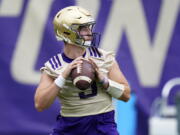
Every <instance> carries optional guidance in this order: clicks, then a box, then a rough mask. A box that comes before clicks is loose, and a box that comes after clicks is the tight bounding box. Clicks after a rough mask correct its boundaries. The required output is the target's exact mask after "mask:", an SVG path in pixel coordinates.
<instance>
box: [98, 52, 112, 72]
mask: <svg viewBox="0 0 180 135" xmlns="http://www.w3.org/2000/svg"><path fill="white" fill-rule="evenodd" d="M98 50H99V52H100V54H101V55H102V56H101V57H102V59H103V64H102V67H103V68H101V69H105V70H106V71H108V72H109V70H110V68H111V66H112V65H113V63H114V61H115V54H114V52H112V51H104V50H102V49H98Z"/></svg>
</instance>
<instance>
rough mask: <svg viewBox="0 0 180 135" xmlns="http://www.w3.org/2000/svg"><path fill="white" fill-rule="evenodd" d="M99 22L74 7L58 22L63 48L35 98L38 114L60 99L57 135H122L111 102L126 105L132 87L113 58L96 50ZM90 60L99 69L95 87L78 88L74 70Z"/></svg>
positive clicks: (45, 71)
mask: <svg viewBox="0 0 180 135" xmlns="http://www.w3.org/2000/svg"><path fill="white" fill-rule="evenodd" d="M94 24H95V20H94V19H93V18H92V15H91V14H90V13H89V12H88V11H87V10H85V9H83V8H81V7H77V6H71V7H67V8H64V9H62V10H60V11H59V12H58V13H57V14H56V16H55V18H54V30H55V34H56V37H57V39H58V40H62V41H64V49H63V52H62V53H59V54H57V55H55V56H53V57H52V58H50V59H49V60H48V61H47V62H46V63H45V65H44V67H42V68H41V71H42V75H41V80H40V83H39V85H38V87H37V89H36V93H35V107H36V109H37V110H38V111H43V110H44V109H46V108H48V107H49V106H50V105H51V104H52V103H53V102H54V100H55V98H56V97H58V98H59V99H60V103H61V111H60V115H58V117H57V123H56V126H55V127H54V129H53V132H52V135H101V134H102V135H118V132H117V129H116V123H115V121H114V107H113V104H112V97H114V98H116V99H119V100H122V101H125V102H127V101H128V100H129V98H130V88H129V85H128V82H127V80H126V78H125V77H124V75H123V73H122V72H121V70H120V68H119V66H118V64H117V62H116V60H115V57H114V53H112V52H106V51H104V50H102V49H99V48H97V46H98V43H99V40H100V35H99V34H98V33H93V31H92V30H93V26H94ZM83 59H87V60H89V61H90V62H91V63H92V64H93V65H94V67H95V70H96V77H97V79H96V82H94V83H93V84H92V86H91V88H89V89H87V90H84V91H82V90H79V89H78V88H76V87H75V86H74V85H73V83H72V81H71V78H70V77H69V75H70V73H71V70H72V69H73V68H76V67H77V66H81V64H82V60H83Z"/></svg>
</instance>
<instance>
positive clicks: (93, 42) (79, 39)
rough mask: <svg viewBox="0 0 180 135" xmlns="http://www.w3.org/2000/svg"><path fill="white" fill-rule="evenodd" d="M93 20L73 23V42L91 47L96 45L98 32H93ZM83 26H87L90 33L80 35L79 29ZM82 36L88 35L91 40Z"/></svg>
mask: <svg viewBox="0 0 180 135" xmlns="http://www.w3.org/2000/svg"><path fill="white" fill-rule="evenodd" d="M94 25H95V22H91V23H86V24H80V25H79V24H73V25H72V31H74V32H75V33H76V41H75V44H76V45H78V46H82V47H91V46H98V45H99V42H100V34H99V33H94V32H93V27H94ZM83 27H88V29H90V31H91V34H90V35H81V34H80V30H81V28H83ZM83 36H90V38H91V40H85V39H84V37H83Z"/></svg>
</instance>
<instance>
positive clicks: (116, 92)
mask: <svg viewBox="0 0 180 135" xmlns="http://www.w3.org/2000/svg"><path fill="white" fill-rule="evenodd" d="M124 90H125V85H123V84H119V83H117V82H115V81H112V80H110V79H109V87H108V89H107V90H106V92H107V93H109V94H110V95H111V96H112V97H114V98H117V99H118V98H120V97H121V96H122V94H123V92H124Z"/></svg>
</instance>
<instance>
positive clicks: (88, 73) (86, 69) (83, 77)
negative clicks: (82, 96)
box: [70, 60, 95, 90]
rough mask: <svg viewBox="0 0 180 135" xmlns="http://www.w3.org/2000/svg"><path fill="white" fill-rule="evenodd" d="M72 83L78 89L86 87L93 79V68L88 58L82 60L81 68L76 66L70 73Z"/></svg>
mask: <svg viewBox="0 0 180 135" xmlns="http://www.w3.org/2000/svg"><path fill="white" fill-rule="evenodd" d="M70 76H71V78H72V81H73V84H74V85H75V86H76V87H77V88H79V89H80V90H86V89H88V88H89V87H90V86H91V84H92V82H93V81H94V80H95V69H94V67H93V65H92V64H91V63H90V62H89V61H88V60H83V63H82V68H80V67H77V68H74V69H73V70H72V71H71V74H70Z"/></svg>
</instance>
